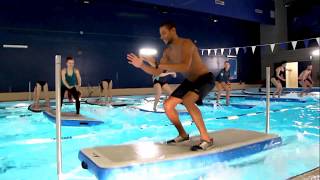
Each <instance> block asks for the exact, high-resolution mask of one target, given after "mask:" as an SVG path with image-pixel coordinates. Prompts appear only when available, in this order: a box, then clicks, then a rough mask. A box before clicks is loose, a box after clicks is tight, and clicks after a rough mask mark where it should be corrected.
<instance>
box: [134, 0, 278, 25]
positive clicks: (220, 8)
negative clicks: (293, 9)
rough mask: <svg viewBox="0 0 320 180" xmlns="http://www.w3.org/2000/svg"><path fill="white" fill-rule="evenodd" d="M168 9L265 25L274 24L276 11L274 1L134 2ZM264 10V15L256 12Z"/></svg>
mask: <svg viewBox="0 0 320 180" xmlns="http://www.w3.org/2000/svg"><path fill="white" fill-rule="evenodd" d="M133 1H138V2H144V3H150V4H157V5H162V6H167V7H174V8H181V9H187V10H193V11H198V12H204V13H210V14H214V15H220V16H226V17H232V18H238V19H242V20H247V21H254V22H259V23H265V24H274V18H272V17H271V16H270V11H274V1H273V0H224V5H218V4H215V1H214V0H161V1H159V0H133ZM255 9H260V10H262V11H263V12H262V14H258V13H256V12H255Z"/></svg>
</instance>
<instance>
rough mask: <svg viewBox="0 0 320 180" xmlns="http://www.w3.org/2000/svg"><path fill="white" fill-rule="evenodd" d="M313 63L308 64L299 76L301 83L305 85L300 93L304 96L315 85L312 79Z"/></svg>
mask: <svg viewBox="0 0 320 180" xmlns="http://www.w3.org/2000/svg"><path fill="white" fill-rule="evenodd" d="M311 74H312V65H311V64H310V65H308V66H307V68H306V69H305V70H304V71H302V72H301V73H300V75H299V77H298V81H299V84H300V85H301V86H302V87H303V90H302V91H301V93H300V96H301V97H302V96H303V95H304V93H306V92H308V91H310V89H311V88H312V85H313V81H312V76H311Z"/></svg>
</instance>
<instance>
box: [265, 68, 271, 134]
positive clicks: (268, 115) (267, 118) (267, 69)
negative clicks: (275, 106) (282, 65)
mask: <svg viewBox="0 0 320 180" xmlns="http://www.w3.org/2000/svg"><path fill="white" fill-rule="evenodd" d="M269 129H270V67H266V133H267V134H268V133H269Z"/></svg>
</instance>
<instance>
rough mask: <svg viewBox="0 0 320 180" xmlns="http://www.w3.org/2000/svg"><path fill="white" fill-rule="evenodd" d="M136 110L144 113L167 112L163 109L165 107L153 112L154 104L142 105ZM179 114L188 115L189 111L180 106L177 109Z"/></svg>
mask: <svg viewBox="0 0 320 180" xmlns="http://www.w3.org/2000/svg"><path fill="white" fill-rule="evenodd" d="M134 108H136V109H139V110H140V111H144V112H153V113H165V110H164V109H163V107H157V111H154V110H153V103H146V104H142V105H139V106H135V107H134ZM177 111H178V113H181V114H187V113H188V111H187V110H186V109H185V108H183V107H181V106H180V107H179V105H178V109H177Z"/></svg>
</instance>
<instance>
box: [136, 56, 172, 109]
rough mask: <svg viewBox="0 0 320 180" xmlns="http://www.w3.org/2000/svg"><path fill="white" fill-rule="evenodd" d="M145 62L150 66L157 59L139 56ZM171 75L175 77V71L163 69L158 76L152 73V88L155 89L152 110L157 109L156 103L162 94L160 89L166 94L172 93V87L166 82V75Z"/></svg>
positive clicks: (155, 63) (154, 64) (154, 65)
mask: <svg viewBox="0 0 320 180" xmlns="http://www.w3.org/2000/svg"><path fill="white" fill-rule="evenodd" d="M140 58H142V59H143V60H144V61H145V62H147V63H148V64H149V65H150V66H152V67H156V66H157V63H158V62H157V61H156V59H155V58H153V57H151V56H140ZM168 75H171V76H172V77H176V76H177V75H176V73H175V72H167V71H164V72H163V73H161V74H160V75H159V76H155V75H152V80H153V89H154V90H155V93H156V94H155V97H154V103H153V110H154V111H157V105H158V103H159V100H160V96H161V94H162V90H164V91H166V93H167V94H168V95H170V94H171V93H172V89H171V88H170V86H169V84H168V82H167V76H168Z"/></svg>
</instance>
